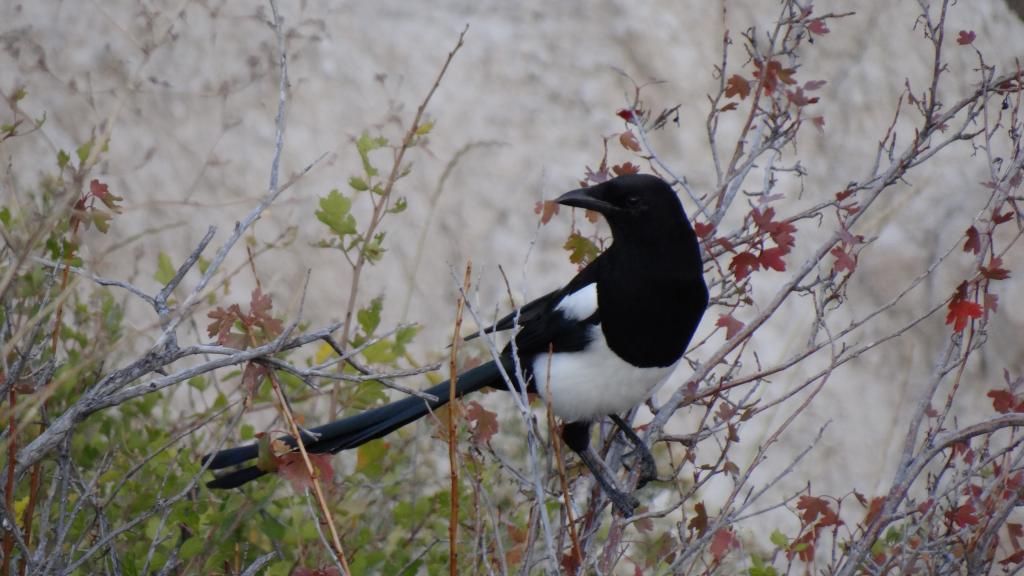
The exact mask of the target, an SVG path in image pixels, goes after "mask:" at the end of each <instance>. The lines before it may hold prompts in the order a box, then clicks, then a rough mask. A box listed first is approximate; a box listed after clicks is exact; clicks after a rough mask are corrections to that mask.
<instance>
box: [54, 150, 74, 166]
mask: <svg viewBox="0 0 1024 576" xmlns="http://www.w3.org/2000/svg"><path fill="white" fill-rule="evenodd" d="M70 161H71V156H69V155H68V153H67V152H65V151H63V150H61V151H59V152H57V168H60V169H61V170H63V169H64V168H65V167H66V166H67V165H68V162H70Z"/></svg>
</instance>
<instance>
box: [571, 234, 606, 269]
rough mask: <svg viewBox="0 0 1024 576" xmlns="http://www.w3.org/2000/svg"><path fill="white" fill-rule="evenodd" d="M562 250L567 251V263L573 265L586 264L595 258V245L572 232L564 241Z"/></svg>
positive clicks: (596, 252) (596, 250) (596, 253)
mask: <svg viewBox="0 0 1024 576" xmlns="http://www.w3.org/2000/svg"><path fill="white" fill-rule="evenodd" d="M562 248H564V249H566V250H568V251H569V262H572V263H573V264H588V263H590V262H592V261H593V260H594V258H597V255H598V252H599V251H598V249H597V245H596V244H594V243H593V242H591V240H590V239H589V238H587V237H585V236H583V235H582V234H580V233H579V232H573V233H572V234H570V235H569V238H568V239H566V241H565V244H564V245H563V246H562Z"/></svg>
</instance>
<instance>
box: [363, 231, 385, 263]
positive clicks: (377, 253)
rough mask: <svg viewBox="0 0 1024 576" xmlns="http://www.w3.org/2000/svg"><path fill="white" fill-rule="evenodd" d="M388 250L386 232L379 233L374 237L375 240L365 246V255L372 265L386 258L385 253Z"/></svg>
mask: <svg viewBox="0 0 1024 576" xmlns="http://www.w3.org/2000/svg"><path fill="white" fill-rule="evenodd" d="M385 252H387V250H385V249H384V232H378V233H376V234H374V235H373V240H370V241H369V242H367V243H365V244H364V245H363V254H365V255H366V260H367V261H369V263H370V264H376V263H377V262H380V259H381V258H383V257H384V253H385Z"/></svg>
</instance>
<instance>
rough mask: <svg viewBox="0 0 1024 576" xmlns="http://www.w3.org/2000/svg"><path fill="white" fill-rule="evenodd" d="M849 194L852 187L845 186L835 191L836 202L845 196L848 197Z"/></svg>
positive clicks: (844, 198) (851, 191)
mask: <svg viewBox="0 0 1024 576" xmlns="http://www.w3.org/2000/svg"><path fill="white" fill-rule="evenodd" d="M851 194H853V188H847V189H846V190H843V191H842V192H836V202H842V201H843V200H846V199H847V198H849V197H850V195H851Z"/></svg>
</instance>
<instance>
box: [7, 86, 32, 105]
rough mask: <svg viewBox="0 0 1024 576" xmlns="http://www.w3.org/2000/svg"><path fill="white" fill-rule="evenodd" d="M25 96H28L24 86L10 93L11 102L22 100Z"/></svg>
mask: <svg viewBox="0 0 1024 576" xmlns="http://www.w3.org/2000/svg"><path fill="white" fill-rule="evenodd" d="M26 96H28V91H27V90H25V89H24V88H18V89H17V90H15V91H14V93H13V94H11V103H12V104H17V103H18V102H20V101H22V100H24V99H25V97H26Z"/></svg>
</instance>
